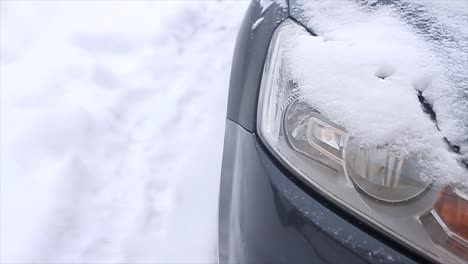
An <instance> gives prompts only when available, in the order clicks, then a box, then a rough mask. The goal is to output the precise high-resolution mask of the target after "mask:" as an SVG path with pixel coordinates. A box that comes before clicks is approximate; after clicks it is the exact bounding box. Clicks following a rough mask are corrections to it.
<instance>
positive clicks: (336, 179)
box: [257, 20, 468, 263]
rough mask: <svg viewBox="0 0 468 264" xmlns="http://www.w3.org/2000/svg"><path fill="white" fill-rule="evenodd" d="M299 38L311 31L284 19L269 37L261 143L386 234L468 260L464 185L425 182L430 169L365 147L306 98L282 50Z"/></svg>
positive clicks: (431, 252) (440, 257)
mask: <svg viewBox="0 0 468 264" xmlns="http://www.w3.org/2000/svg"><path fill="white" fill-rule="evenodd" d="M300 35H309V33H307V32H306V31H305V30H304V29H303V28H302V27H301V26H299V25H298V24H296V23H295V22H293V21H291V20H286V21H285V22H283V23H282V24H281V25H280V26H279V27H278V29H277V30H276V32H275V33H274V36H273V38H272V41H271V44H270V48H269V51H268V56H267V59H266V62H265V67H264V72H263V77H262V83H261V91H260V98H259V107H258V122H257V125H258V131H259V136H260V138H261V139H262V141H263V143H264V144H265V145H266V146H267V147H268V148H269V149H270V150H271V152H272V153H273V154H274V155H275V156H277V158H279V159H280V160H281V161H282V162H283V163H284V164H285V165H286V166H287V167H289V168H290V169H291V170H292V171H293V172H295V173H296V174H297V175H298V176H300V177H301V178H303V179H304V180H306V181H307V182H308V183H310V185H311V186H312V187H314V188H315V189H316V190H318V191H319V192H321V193H323V194H324V195H326V196H327V197H329V198H330V199H332V200H333V201H335V202H336V203H338V204H340V205H341V206H344V207H345V208H348V209H349V210H350V211H352V212H353V213H355V214H357V215H359V216H360V217H362V218H364V219H366V220H367V221H368V222H370V223H372V224H374V225H375V226H377V227H378V228H379V229H381V230H382V231H383V232H384V233H386V234H388V235H390V236H392V237H394V238H396V239H397V240H399V241H400V242H402V243H404V244H406V245H407V246H409V247H411V248H413V249H415V250H417V251H419V252H420V253H422V254H425V255H426V256H428V257H430V258H432V259H434V260H436V261H439V262H443V263H465V262H467V261H468V198H467V197H468V195H467V193H468V192H467V190H466V188H463V187H460V186H442V184H440V183H438V182H437V181H433V180H430V179H429V178H427V177H424V173H422V172H424V170H425V169H427V168H425V167H424V166H422V165H420V163H418V162H417V161H416V159H415V158H414V157H412V156H411V155H406V156H402V155H398V154H396V153H394V152H392V151H391V150H390V149H387V148H386V146H372V145H366V144H364V143H362V142H361V140H360V139H359V138H357V137H354V136H353V135H350V134H349V133H348V132H347V131H346V128H344V127H341V126H339V125H338V124H335V123H333V122H331V121H330V120H328V119H327V118H326V116H325V115H324V114H322V113H320V112H319V111H317V110H316V109H314V107H313V105H310V104H309V103H308V102H306V101H305V100H303V99H302V98H301V96H300V90H299V87H298V85H297V83H296V82H295V81H294V79H293V78H292V77H291V76H292V75H291V73H290V71H289V69H288V67H287V66H286V64H287V63H286V61H287V58H286V57H287V52H285V51H286V46H287V43H288V41H289V40H290V39H291V37H294V36H300ZM310 37H313V36H310Z"/></svg>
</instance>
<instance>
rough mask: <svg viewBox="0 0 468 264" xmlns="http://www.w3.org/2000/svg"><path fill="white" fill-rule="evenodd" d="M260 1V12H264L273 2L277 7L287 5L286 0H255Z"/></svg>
mask: <svg viewBox="0 0 468 264" xmlns="http://www.w3.org/2000/svg"><path fill="white" fill-rule="evenodd" d="M257 1H258V2H259V3H260V7H261V8H262V11H261V13H262V14H264V13H265V12H266V11H267V10H268V8H270V7H271V5H273V4H277V5H278V6H279V7H282V8H286V7H287V6H288V3H287V1H288V0H257Z"/></svg>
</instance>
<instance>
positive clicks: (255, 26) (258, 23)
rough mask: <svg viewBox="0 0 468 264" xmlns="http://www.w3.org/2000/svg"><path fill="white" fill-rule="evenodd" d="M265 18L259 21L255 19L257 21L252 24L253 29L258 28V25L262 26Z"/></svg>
mask: <svg viewBox="0 0 468 264" xmlns="http://www.w3.org/2000/svg"><path fill="white" fill-rule="evenodd" d="M264 19H265V18H264V17H261V18H259V19H257V21H255V23H254V24H253V25H252V31H253V30H255V29H257V27H258V26H260V24H261V23H262V22H263V20H264Z"/></svg>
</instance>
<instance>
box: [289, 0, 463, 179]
mask: <svg viewBox="0 0 468 264" xmlns="http://www.w3.org/2000/svg"><path fill="white" fill-rule="evenodd" d="M370 2H372V1H370ZM373 2H376V1H373ZM371 6H372V5H371V4H369V6H360V5H358V4H357V3H356V2H352V1H341V2H340V4H337V3H336V2H333V1H314V2H310V1H303V3H301V4H300V5H299V7H301V8H302V10H303V14H302V15H303V16H304V17H306V18H307V21H308V23H309V25H310V26H311V28H312V29H313V30H314V31H315V32H316V33H317V34H318V36H319V37H313V36H310V35H308V34H303V35H302V36H297V37H295V38H293V39H292V40H291V42H290V43H289V45H291V46H290V48H289V52H288V56H286V57H287V58H288V64H289V66H290V67H291V73H292V75H293V77H294V78H295V80H296V81H297V82H298V84H299V86H300V87H301V91H302V96H303V97H304V98H305V99H306V100H308V101H309V102H310V103H311V105H312V106H314V107H315V108H317V109H318V110H319V111H321V112H322V113H323V114H324V115H326V116H327V117H328V118H330V119H331V120H332V121H334V122H336V123H338V124H340V125H342V126H343V127H345V128H346V129H347V130H348V132H349V133H350V134H351V135H353V136H355V137H359V138H361V139H362V140H363V144H372V145H386V146H387V147H389V148H390V149H392V150H394V151H395V152H396V153H398V154H403V155H417V156H418V159H419V162H420V164H421V165H423V166H424V167H426V168H427V170H426V175H427V176H431V177H439V178H444V179H450V180H453V179H455V180H456V181H466V177H467V172H466V169H464V168H462V166H461V165H460V164H459V163H458V162H457V158H458V157H457V156H456V155H455V154H453V153H451V152H450V151H449V150H448V147H447V145H446V144H445V143H444V142H443V140H442V139H443V137H444V136H447V137H448V138H449V139H453V140H454V141H455V143H459V144H464V145H462V146H464V147H466V146H468V144H467V143H466V142H464V140H465V138H466V136H467V132H468V123H467V122H468V107H467V103H466V102H467V100H466V99H467V97H464V95H463V92H465V93H466V78H467V75H466V70H467V67H466V64H464V63H461V64H457V62H455V63H454V64H447V61H446V60H444V59H443V58H442V57H441V56H440V54H438V53H437V52H434V51H433V50H432V48H433V47H432V46H431V44H430V43H429V44H428V42H427V41H426V39H425V38H424V37H422V36H420V35H418V34H416V33H415V30H414V29H413V28H412V27H410V26H408V24H407V23H406V22H405V21H403V20H402V19H401V18H400V17H399V16H398V15H397V13H396V12H395V10H394V9H392V8H389V7H386V6H378V7H375V6H373V8H371ZM296 8H297V7H296ZM465 36H466V35H465ZM453 52H454V51H453ZM464 52H466V50H465V51H464ZM454 55H455V54H454ZM459 55H460V56H462V58H463V56H465V55H466V54H465V53H463V52H462V53H459ZM453 74H455V75H457V74H458V75H460V74H461V75H462V76H459V77H460V78H461V81H460V83H458V84H457V83H454V82H453V79H452V78H451V76H452V75H453ZM457 85H458V86H457ZM460 85H461V86H460ZM417 90H419V91H421V92H422V93H423V94H424V95H426V94H427V95H428V98H429V99H430V100H431V101H432V102H434V108H435V110H436V112H437V113H438V114H439V113H440V116H438V120H439V119H440V120H441V124H442V126H441V128H442V132H439V131H438V130H437V128H436V126H435V124H434V123H433V122H432V121H431V120H430V118H429V116H428V115H427V114H425V113H424V112H423V111H422V109H421V104H420V103H419V101H418V92H417ZM449 102H451V103H450V104H448V103H449ZM453 107H455V110H452V108H453ZM446 131H449V132H446Z"/></svg>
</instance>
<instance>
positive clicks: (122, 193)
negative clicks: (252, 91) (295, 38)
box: [0, 0, 248, 263]
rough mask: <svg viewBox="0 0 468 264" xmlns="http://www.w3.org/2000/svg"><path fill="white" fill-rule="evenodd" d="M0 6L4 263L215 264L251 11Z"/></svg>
mask: <svg viewBox="0 0 468 264" xmlns="http://www.w3.org/2000/svg"><path fill="white" fill-rule="evenodd" d="M0 3H1V6H0V11H1V13H0V18H1V20H0V25H1V26H0V44H1V54H0V92H1V94H0V95H1V96H0V99H1V101H0V105H1V108H0V113H1V116H0V128H1V130H0V140H1V141H0V158H1V160H0V165H1V166H0V175H1V178H0V179H1V182H0V198H1V200H0V201H1V204H0V205H1V211H0V213H1V218H0V228H1V229H0V231H1V232H0V262H1V263H129V262H130V263H214V262H216V255H217V252H216V250H217V248H216V243H217V240H216V232H217V203H218V185H219V175H220V168H221V156H222V146H223V136H224V124H225V114H226V103H227V91H228V83H229V73H230V66H231V59H232V54H233V48H234V44H235V38H236V35H237V30H238V27H239V25H240V22H241V20H242V18H243V15H244V12H245V9H246V7H247V5H248V2H245V1H193V0H192V1H16V2H15V1H1V2H0Z"/></svg>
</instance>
